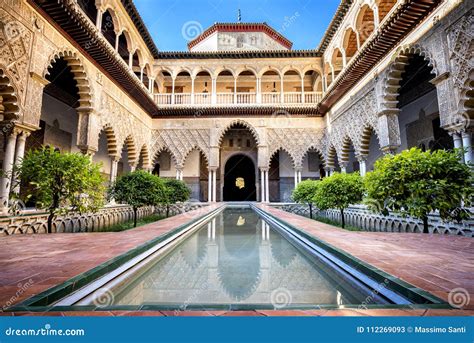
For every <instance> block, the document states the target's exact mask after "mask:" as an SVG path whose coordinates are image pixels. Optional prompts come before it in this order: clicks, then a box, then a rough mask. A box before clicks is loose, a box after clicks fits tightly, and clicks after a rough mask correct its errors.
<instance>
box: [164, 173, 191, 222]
mask: <svg viewBox="0 0 474 343" xmlns="http://www.w3.org/2000/svg"><path fill="white" fill-rule="evenodd" d="M164 184H165V191H166V217H169V212H170V205H171V204H175V203H177V202H185V201H188V200H189V197H190V196H191V189H189V187H188V186H187V185H186V183H184V182H183V181H181V180H176V179H165V180H164Z"/></svg>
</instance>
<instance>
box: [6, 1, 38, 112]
mask: <svg viewBox="0 0 474 343" xmlns="http://www.w3.org/2000/svg"><path fill="white" fill-rule="evenodd" d="M32 37H33V34H32V32H31V31H29V30H28V29H27V28H26V27H25V26H24V25H23V24H22V23H20V22H19V21H18V20H16V19H15V18H13V17H12V16H11V15H9V14H8V13H7V12H6V11H4V10H0V64H1V65H4V66H5V67H6V68H7V71H8V73H9V75H11V77H12V80H11V82H12V83H14V84H15V85H16V88H17V91H18V99H19V100H20V101H21V103H23V102H24V96H25V90H26V83H27V76H28V63H29V51H30V50H31V44H32Z"/></svg>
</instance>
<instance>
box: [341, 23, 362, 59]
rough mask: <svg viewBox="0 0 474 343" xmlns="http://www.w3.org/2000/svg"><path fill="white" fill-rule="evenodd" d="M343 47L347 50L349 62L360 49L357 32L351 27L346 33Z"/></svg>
mask: <svg viewBox="0 0 474 343" xmlns="http://www.w3.org/2000/svg"><path fill="white" fill-rule="evenodd" d="M343 47H344V51H345V52H346V59H347V62H349V61H350V60H351V59H352V57H354V55H355V54H356V53H357V51H358V50H359V47H358V45H357V34H356V33H355V32H354V30H352V28H351V27H349V28H348V29H347V30H346V32H345V34H344V40H343Z"/></svg>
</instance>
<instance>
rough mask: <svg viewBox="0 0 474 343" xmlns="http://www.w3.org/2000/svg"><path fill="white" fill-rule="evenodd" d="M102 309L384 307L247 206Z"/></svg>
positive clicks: (122, 286)
mask: <svg viewBox="0 0 474 343" xmlns="http://www.w3.org/2000/svg"><path fill="white" fill-rule="evenodd" d="M111 290H112V294H113V296H112V297H111V299H109V301H110V304H108V305H164V306H175V307H180V306H181V307H183V306H186V307H188V306H194V305H198V306H199V305H213V304H219V305H231V304H248V305H252V304H253V305H266V306H270V307H276V308H281V307H285V306H288V305H292V306H297V305H335V306H340V305H345V304H361V303H363V302H366V301H367V298H368V297H370V300H371V303H372V304H386V303H389V302H388V301H387V300H386V299H384V298H383V297H382V296H379V295H377V294H374V293H373V291H371V289H370V288H368V287H366V286H364V285H362V284H360V283H358V282H354V280H352V279H350V278H347V277H346V276H344V274H343V273H341V272H337V271H336V270H335V268H334V267H333V266H330V265H328V263H327V262H325V261H324V259H318V258H315V257H314V256H309V255H308V254H307V253H306V252H305V251H304V249H300V248H299V247H298V244H295V243H292V242H290V240H288V239H287V238H285V237H284V236H283V235H282V234H281V233H280V232H279V231H278V230H275V229H274V228H273V227H270V226H269V225H268V224H267V222H266V221H264V220H262V219H261V218H260V217H259V215H258V214H257V213H256V212H255V211H254V210H252V209H251V208H248V207H247V208H245V207H244V208H232V207H230V208H226V209H225V210H223V211H222V212H220V213H219V214H217V215H216V216H215V217H213V218H212V219H210V220H209V221H208V222H207V223H204V224H203V225H202V226H200V227H199V228H198V229H196V231H195V232H194V233H192V235H190V236H189V237H187V238H186V239H185V240H183V241H182V242H181V243H179V244H178V245H176V246H175V247H174V248H172V249H170V251H169V252H167V253H166V254H164V255H163V256H160V258H159V259H156V260H155V261H153V263H149V264H148V265H146V266H145V267H144V268H141V269H139V271H138V272H136V273H134V274H132V275H131V276H130V277H127V278H126V279H125V280H123V281H121V282H119V283H116V284H115V285H114V287H113V288H111Z"/></svg>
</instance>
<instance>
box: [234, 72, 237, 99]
mask: <svg viewBox="0 0 474 343" xmlns="http://www.w3.org/2000/svg"><path fill="white" fill-rule="evenodd" d="M236 103H237V77H234V104H236Z"/></svg>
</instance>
